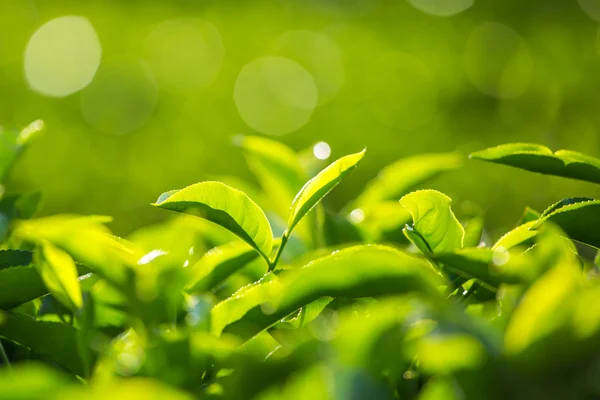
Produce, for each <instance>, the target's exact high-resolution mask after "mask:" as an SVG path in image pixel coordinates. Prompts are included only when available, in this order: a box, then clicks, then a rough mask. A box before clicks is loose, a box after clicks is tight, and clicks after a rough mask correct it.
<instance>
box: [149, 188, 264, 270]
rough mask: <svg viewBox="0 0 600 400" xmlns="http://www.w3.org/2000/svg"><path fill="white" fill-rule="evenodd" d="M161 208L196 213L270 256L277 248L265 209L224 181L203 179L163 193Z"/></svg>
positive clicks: (159, 200)
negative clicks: (206, 180) (203, 180)
mask: <svg viewBox="0 0 600 400" xmlns="http://www.w3.org/2000/svg"><path fill="white" fill-rule="evenodd" d="M154 205H155V206H157V207H160V208H164V209H167V210H172V211H177V212H181V213H185V214H192V215H196V216H199V217H201V218H204V219H207V220H209V221H211V222H214V223H216V224H218V225H220V226H222V227H224V228H225V229H227V230H229V231H230V232H232V233H234V234H235V235H237V236H239V237H240V238H241V239H242V240H244V241H245V242H246V243H248V244H249V245H250V246H252V247H253V248H254V249H256V250H257V251H258V252H259V253H260V254H261V255H262V256H263V257H264V258H265V259H268V258H269V256H270V254H271V251H272V249H273V233H272V231H271V225H270V224H269V221H268V220H267V217H266V216H265V213H264V212H263V210H261V208H260V207H259V206H258V205H256V203H254V202H253V201H252V200H251V199H250V198H249V197H248V196H246V195H245V194H244V193H243V192H240V191H239V190H236V189H233V188H231V187H229V186H227V185H225V184H223V183H220V182H200V183H196V184H194V185H191V186H188V187H186V188H184V189H181V190H172V191H169V192H165V193H163V194H162V195H161V196H160V197H159V198H158V200H157V201H156V203H155V204H154Z"/></svg>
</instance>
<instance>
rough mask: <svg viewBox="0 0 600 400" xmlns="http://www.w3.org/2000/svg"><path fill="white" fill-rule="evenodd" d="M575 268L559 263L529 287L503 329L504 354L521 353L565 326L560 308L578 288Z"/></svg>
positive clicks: (563, 315)
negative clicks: (505, 352)
mask: <svg viewBox="0 0 600 400" xmlns="http://www.w3.org/2000/svg"><path fill="white" fill-rule="evenodd" d="M578 269H579V268H578V266H576V265H573V264H572V263H568V262H563V263H562V264H560V265H557V266H556V267H554V268H552V269H551V270H550V271H548V272H546V273H545V274H544V275H542V276H541V277H540V278H539V279H537V280H536V281H535V283H534V284H533V285H532V286H531V288H529V290H528V291H527V293H526V294H525V296H524V297H523V299H522V300H521V302H520V304H519V305H518V306H517V308H516V309H515V310H514V312H513V315H512V318H511V320H510V323H509V325H508V327H507V329H506V334H505V337H504V344H505V348H506V351H507V352H508V353H511V354H514V353H519V352H522V351H524V350H525V349H527V347H529V346H531V345H533V344H534V343H535V342H537V341H539V340H541V339H542V338H544V337H545V336H547V335H549V334H550V333H552V332H553V331H554V330H556V329H557V328H559V327H560V326H561V325H563V324H564V323H565V320H566V318H567V317H568V316H567V314H566V313H567V311H568V308H567V307H563V305H564V304H565V303H566V302H568V300H569V299H570V297H571V296H572V295H573V294H574V293H576V292H577V291H579V290H580V288H581V285H582V277H581V274H580V272H579V271H578Z"/></svg>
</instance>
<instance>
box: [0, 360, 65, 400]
mask: <svg viewBox="0 0 600 400" xmlns="http://www.w3.org/2000/svg"><path fill="white" fill-rule="evenodd" d="M68 382H69V378H68V376H67V375H65V374H62V373H61V372H60V371H59V370H58V369H56V368H52V367H50V366H46V365H44V364H41V363H40V364H37V363H35V362H27V363H23V364H18V365H15V366H14V367H13V368H12V369H10V368H1V369H0V397H2V398H3V399H12V400H26V399H48V398H54V396H55V394H56V393H58V392H59V391H60V390H61V389H62V388H64V387H65V386H66V385H67V384H68Z"/></svg>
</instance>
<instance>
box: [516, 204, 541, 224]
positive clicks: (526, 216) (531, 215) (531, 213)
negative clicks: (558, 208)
mask: <svg viewBox="0 0 600 400" xmlns="http://www.w3.org/2000/svg"><path fill="white" fill-rule="evenodd" d="M541 215H542V214H541V213H540V212H538V211H536V210H534V209H533V208H531V207H525V210H523V214H522V215H521V218H520V219H519V222H518V223H517V226H518V225H523V224H524V223H527V222H531V221H536V220H537V219H538V218H539V217H540V216H541Z"/></svg>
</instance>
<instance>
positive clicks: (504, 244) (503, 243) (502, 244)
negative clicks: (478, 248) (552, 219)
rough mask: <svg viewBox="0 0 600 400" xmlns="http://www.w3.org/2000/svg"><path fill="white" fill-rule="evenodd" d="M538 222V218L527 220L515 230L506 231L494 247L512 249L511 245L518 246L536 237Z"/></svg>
mask: <svg viewBox="0 0 600 400" xmlns="http://www.w3.org/2000/svg"><path fill="white" fill-rule="evenodd" d="M537 224H538V221H537V219H536V220H533V221H529V222H525V223H524V224H522V225H519V226H517V227H516V228H514V229H513V230H510V231H508V232H507V233H505V234H504V235H503V236H502V237H501V238H500V239H498V241H497V242H496V243H494V245H493V246H492V249H494V250H495V249H499V248H505V249H510V248H511V247H514V246H517V245H519V244H521V243H524V242H526V241H528V240H529V239H531V238H533V237H535V235H537V234H538V231H536V230H535V226H536V225H537Z"/></svg>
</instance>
